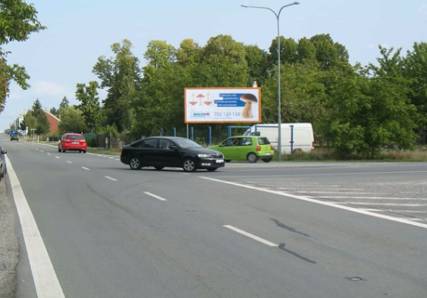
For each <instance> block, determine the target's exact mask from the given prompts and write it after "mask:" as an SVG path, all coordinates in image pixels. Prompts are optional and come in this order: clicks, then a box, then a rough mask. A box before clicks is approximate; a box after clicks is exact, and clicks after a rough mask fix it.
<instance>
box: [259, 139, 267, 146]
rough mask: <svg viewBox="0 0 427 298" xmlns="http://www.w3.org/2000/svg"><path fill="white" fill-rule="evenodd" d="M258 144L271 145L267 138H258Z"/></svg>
mask: <svg viewBox="0 0 427 298" xmlns="http://www.w3.org/2000/svg"><path fill="white" fill-rule="evenodd" d="M258 144H260V145H268V144H270V141H269V140H268V139H267V138H258Z"/></svg>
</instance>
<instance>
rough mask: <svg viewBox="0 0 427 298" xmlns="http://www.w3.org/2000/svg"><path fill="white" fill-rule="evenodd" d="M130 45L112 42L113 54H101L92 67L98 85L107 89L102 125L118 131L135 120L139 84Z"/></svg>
mask: <svg viewBox="0 0 427 298" xmlns="http://www.w3.org/2000/svg"><path fill="white" fill-rule="evenodd" d="M131 47H132V44H131V42H130V41H128V40H124V41H123V43H122V44H119V43H115V44H113V45H112V46H111V49H112V51H113V54H114V57H111V58H106V57H100V58H99V59H98V62H97V63H96V65H95V66H94V68H93V72H94V73H95V74H96V75H97V77H98V78H99V79H100V80H101V88H106V89H107V97H106V98H105V100H104V111H103V113H104V116H105V118H104V121H105V122H104V123H103V124H104V125H115V126H116V127H117V129H118V131H119V132H122V131H128V130H130V129H131V127H132V125H133V123H134V121H136V119H135V117H136V115H135V112H134V101H135V100H136V95H137V91H138V88H139V84H140V70H139V65H138V64H139V62H138V59H137V58H136V57H135V56H134V55H133V54H132V51H131Z"/></svg>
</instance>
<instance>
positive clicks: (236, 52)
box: [197, 35, 249, 87]
mask: <svg viewBox="0 0 427 298" xmlns="http://www.w3.org/2000/svg"><path fill="white" fill-rule="evenodd" d="M197 77H198V78H200V81H201V82H200V83H201V84H200V85H201V86H225V87H228V86H230V87H231V86H246V84H247V82H248V77H249V75H248V63H247V61H246V51H245V47H244V45H243V44H242V43H240V42H237V41H235V40H233V38H232V37H231V36H229V35H218V36H215V37H212V38H210V39H209V40H208V42H207V44H206V46H205V47H204V48H203V51H202V59H201V65H200V67H199V68H198V75H197Z"/></svg>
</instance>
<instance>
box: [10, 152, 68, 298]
mask: <svg viewBox="0 0 427 298" xmlns="http://www.w3.org/2000/svg"><path fill="white" fill-rule="evenodd" d="M5 159H6V166H7V172H8V174H7V176H8V179H9V183H10V186H11V189H12V196H13V199H14V201H15V206H16V210H17V213H18V217H19V222H20V223H21V229H22V235H23V238H24V242H25V247H26V250H27V254H28V260H29V262H30V268H31V273H32V275H33V280H34V285H35V288H36V292H37V296H38V297H58V298H62V297H65V295H64V292H63V290H62V287H61V284H60V282H59V280H58V276H57V275H56V272H55V269H54V267H53V265H52V262H51V260H50V257H49V254H48V252H47V249H46V246H45V245H44V242H43V238H42V236H41V234H40V231H39V229H38V228H37V223H36V221H35V219H34V216H33V214H32V212H31V209H30V206H29V205H28V202H27V199H26V198H25V194H24V191H23V190H22V187H21V183H20V182H19V179H18V177H17V175H16V173H15V170H14V169H13V167H12V163H11V162H10V160H9V158H8V157H7V156H5Z"/></svg>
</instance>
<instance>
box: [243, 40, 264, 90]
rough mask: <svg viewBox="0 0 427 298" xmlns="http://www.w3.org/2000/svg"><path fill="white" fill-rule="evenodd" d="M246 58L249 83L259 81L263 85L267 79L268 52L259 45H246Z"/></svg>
mask: <svg viewBox="0 0 427 298" xmlns="http://www.w3.org/2000/svg"><path fill="white" fill-rule="evenodd" d="M245 58H246V61H247V63H248V72H249V79H248V84H252V83H253V82H254V81H257V82H258V84H260V85H262V84H263V83H264V81H265V79H266V71H267V66H268V65H267V59H268V54H267V53H266V52H265V51H264V50H262V49H260V48H259V47H257V46H245Z"/></svg>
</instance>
